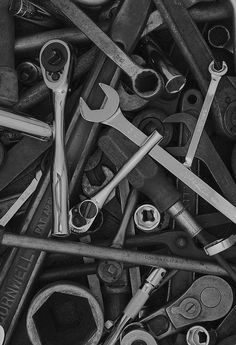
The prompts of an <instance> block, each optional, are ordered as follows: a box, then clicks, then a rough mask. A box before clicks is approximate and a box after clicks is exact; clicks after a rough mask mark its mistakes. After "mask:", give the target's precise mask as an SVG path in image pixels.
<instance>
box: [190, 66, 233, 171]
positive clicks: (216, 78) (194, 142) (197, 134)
mask: <svg viewBox="0 0 236 345" xmlns="http://www.w3.org/2000/svg"><path fill="white" fill-rule="evenodd" d="M227 71H228V67H227V65H226V63H225V62H224V61H223V62H222V67H221V68H220V69H217V68H216V67H215V62H214V61H212V62H211V63H210V65H209V72H210V74H211V82H210V85H209V88H208V90H207V94H206V97H205V100H204V103H203V106H202V109H201V112H200V114H199V117H198V121H197V124H196V127H195V130H194V133H193V136H192V139H191V141H190V144H189V148H188V152H187V154H186V157H185V162H184V165H185V166H186V167H187V168H188V169H191V166H192V163H193V159H194V157H195V153H196V151H197V147H198V144H199V141H200V139H201V135H202V132H203V129H204V126H205V123H206V120H207V117H208V114H209V111H210V108H211V105H212V102H213V99H214V97H215V93H216V90H217V86H218V84H219V82H220V79H221V77H222V76H223V75H225V74H226V73H227Z"/></svg>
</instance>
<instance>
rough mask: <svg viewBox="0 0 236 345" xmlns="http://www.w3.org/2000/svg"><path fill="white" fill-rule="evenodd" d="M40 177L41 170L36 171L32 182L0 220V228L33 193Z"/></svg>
mask: <svg viewBox="0 0 236 345" xmlns="http://www.w3.org/2000/svg"><path fill="white" fill-rule="evenodd" d="M41 176H42V171H41V170H39V171H37V173H36V176H35V178H34V179H33V180H32V182H31V183H30V184H29V186H28V187H27V188H26V189H25V190H24V192H23V193H22V194H21V195H20V196H19V198H18V199H17V200H16V202H15V203H14V204H13V205H12V206H11V207H10V208H9V210H8V211H7V212H6V213H5V214H4V216H3V217H2V218H1V219H0V226H6V225H7V223H8V222H9V221H10V220H11V219H12V217H13V216H14V215H15V214H16V213H17V211H18V210H19V209H20V208H21V206H22V205H24V203H25V202H26V201H27V200H28V199H29V198H30V196H31V195H32V194H33V193H34V191H35V189H36V188H37V185H38V183H39V180H40V178H41Z"/></svg>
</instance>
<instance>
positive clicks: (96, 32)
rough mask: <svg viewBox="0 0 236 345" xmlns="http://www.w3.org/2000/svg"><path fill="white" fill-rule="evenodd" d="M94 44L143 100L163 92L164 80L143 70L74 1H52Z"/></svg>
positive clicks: (145, 69) (149, 71) (156, 74)
mask: <svg viewBox="0 0 236 345" xmlns="http://www.w3.org/2000/svg"><path fill="white" fill-rule="evenodd" d="M51 2H52V3H53V4H54V5H55V6H57V7H58V8H59V9H60V11H61V12H62V13H63V14H64V15H65V16H66V17H67V18H69V19H70V20H71V21H72V22H73V23H74V24H75V25H76V26H77V27H78V28H79V29H80V30H81V31H82V32H83V33H84V34H85V35H86V36H87V37H88V38H89V39H90V40H91V41H92V42H93V43H94V44H96V45H97V46H98V48H100V49H101V50H102V51H103V52H104V53H105V54H106V55H107V56H108V57H109V58H110V59H111V60H113V61H114V62H115V63H116V64H117V65H118V66H119V67H120V68H121V69H122V70H123V71H124V72H125V73H126V74H127V75H128V76H129V78H130V79H131V82H132V87H133V90H134V91H135V93H137V95H139V96H140V97H143V98H151V97H153V96H156V95H158V94H160V92H162V79H161V77H160V76H159V74H158V73H157V72H156V71H154V70H153V69H149V68H142V67H140V66H138V65H137V64H136V63H134V62H133V61H132V60H131V59H130V58H129V56H128V55H127V54H126V53H125V52H124V51H123V50H122V49H120V47H119V46H118V45H117V44H115V43H114V42H113V41H112V39H111V38H110V37H109V36H107V35H106V34H105V33H104V32H103V31H102V30H101V29H100V28H99V27H98V26H97V25H96V24H94V22H93V21H92V20H91V19H90V18H89V17H88V16H87V15H86V14H85V13H84V12H83V11H82V10H81V9H79V8H78V7H77V6H76V5H75V4H74V3H73V2H72V1H70V0H67V1H66V2H65V1H64V0H51Z"/></svg>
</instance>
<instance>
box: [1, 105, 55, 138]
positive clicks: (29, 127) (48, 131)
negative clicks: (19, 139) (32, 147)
mask: <svg viewBox="0 0 236 345" xmlns="http://www.w3.org/2000/svg"><path fill="white" fill-rule="evenodd" d="M0 126H3V127H7V128H10V129H13V130H16V131H19V132H21V133H24V134H26V135H29V136H32V137H35V138H38V139H41V140H49V139H51V138H52V137H53V129H52V127H51V126H50V125H48V124H47V123H44V122H42V121H40V120H37V119H33V118H32V117H26V116H22V115H18V114H15V113H13V112H10V111H7V110H4V109H0Z"/></svg>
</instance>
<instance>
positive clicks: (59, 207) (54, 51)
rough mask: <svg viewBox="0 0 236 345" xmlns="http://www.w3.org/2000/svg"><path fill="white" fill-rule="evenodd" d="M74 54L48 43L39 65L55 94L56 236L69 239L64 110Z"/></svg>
mask: <svg viewBox="0 0 236 345" xmlns="http://www.w3.org/2000/svg"><path fill="white" fill-rule="evenodd" d="M70 60H71V54H70V49H69V47H68V45H67V44H66V43H65V42H63V41H61V40H51V41H49V42H47V43H46V44H45V45H44V46H43V47H42V49H41V52H40V66H41V69H42V74H43V78H44V82H45V84H46V85H47V87H48V88H49V89H51V90H52V92H53V103H54V112H55V120H54V121H55V124H54V137H55V144H54V145H55V152H54V161H53V169H52V195H53V220H54V224H53V230H52V234H53V235H54V236H68V235H69V226H68V211H69V197H68V176H67V166H66V157H65V129H64V109H65V101H66V96H67V91H68V84H69V72H70Z"/></svg>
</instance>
